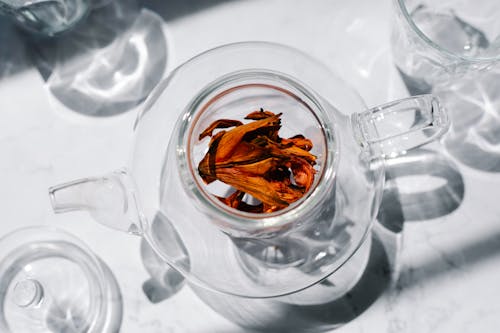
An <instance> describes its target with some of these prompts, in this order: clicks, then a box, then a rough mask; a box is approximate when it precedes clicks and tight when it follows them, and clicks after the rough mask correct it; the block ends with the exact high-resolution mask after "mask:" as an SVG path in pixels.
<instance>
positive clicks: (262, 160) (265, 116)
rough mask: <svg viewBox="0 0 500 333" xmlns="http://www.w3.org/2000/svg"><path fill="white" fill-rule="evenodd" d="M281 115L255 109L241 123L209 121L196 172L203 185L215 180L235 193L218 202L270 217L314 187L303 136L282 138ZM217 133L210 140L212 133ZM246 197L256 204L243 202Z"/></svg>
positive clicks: (308, 145) (311, 157) (312, 160)
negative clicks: (206, 145) (203, 152)
mask: <svg viewBox="0 0 500 333" xmlns="http://www.w3.org/2000/svg"><path fill="white" fill-rule="evenodd" d="M280 117H281V113H279V114H274V113H273V112H271V111H267V110H264V109H262V108H261V109H260V111H254V112H251V113H249V114H248V115H247V116H246V117H245V119H247V120H251V122H249V123H246V124H244V123H242V122H241V121H238V120H231V119H220V120H217V121H214V122H213V123H212V124H210V126H208V127H207V128H206V129H205V130H204V131H203V132H202V133H201V134H200V135H199V140H203V139H204V138H206V137H211V139H210V143H209V149H208V152H207V153H206V155H205V156H204V157H203V159H202V160H201V162H200V163H199V165H198V173H199V174H200V176H201V178H202V179H203V181H204V182H205V183H206V184H210V183H211V182H213V181H215V180H219V181H221V182H223V183H225V184H227V185H229V186H231V187H233V188H234V189H236V191H235V192H234V193H232V194H231V195H229V196H228V197H226V198H224V197H218V199H219V200H220V201H222V202H223V203H225V204H226V205H228V206H230V207H232V208H235V209H238V210H241V211H245V212H252V213H270V212H274V211H277V210H280V209H283V208H285V207H287V206H288V205H289V204H291V203H292V202H295V201H297V200H298V199H300V198H301V197H302V196H303V195H304V194H305V193H306V192H307V191H308V190H309V189H310V188H311V185H312V183H313V182H314V175H315V173H316V170H315V169H314V165H315V164H316V156H314V155H313V154H311V153H310V150H311V149H312V147H313V144H312V142H311V140H309V139H307V138H305V137H304V136H303V135H296V136H294V137H291V138H288V139H284V138H280V137H279V135H278V131H279V130H280V128H281V119H280ZM223 128H224V129H226V128H232V129H230V130H221V131H219V132H217V133H216V134H215V135H214V134H213V132H214V130H216V129H223ZM245 194H247V195H250V196H252V197H253V198H255V199H257V200H258V201H260V203H259V204H257V205H252V204H249V203H247V202H245V201H244V200H243V199H244V197H245Z"/></svg>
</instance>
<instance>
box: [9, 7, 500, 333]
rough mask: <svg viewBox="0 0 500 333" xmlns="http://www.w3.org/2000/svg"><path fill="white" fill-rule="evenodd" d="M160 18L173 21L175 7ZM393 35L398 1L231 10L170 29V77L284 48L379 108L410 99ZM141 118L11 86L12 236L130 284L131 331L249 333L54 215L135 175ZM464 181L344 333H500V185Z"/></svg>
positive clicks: (125, 242)
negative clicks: (105, 182) (35, 236)
mask: <svg viewBox="0 0 500 333" xmlns="http://www.w3.org/2000/svg"><path fill="white" fill-rule="evenodd" d="M176 3H179V2H178V1H176ZM188 3H190V2H188ZM158 7H165V10H168V5H164V6H163V5H161V6H158ZM389 26H390V1H389V0H377V1H369V0H352V1H345V0H342V1H341V0H314V1H299V0H272V1H270V0H255V1H250V0H247V1H245V0H239V1H228V2H221V3H218V4H216V5H214V6H210V7H207V8H204V9H202V10H199V11H196V12H193V13H188V14H186V15H183V16H181V17H178V18H175V19H170V20H168V22H167V29H168V32H169V45H170V47H171V50H170V51H171V52H170V55H171V57H170V59H169V67H170V68H174V67H175V66H176V65H178V64H180V63H182V62H183V61H185V60H187V59H189V58H190V57H191V56H193V55H195V54H197V53H199V52H201V51H203V50H205V49H207V48H211V47H214V46H217V45H220V44H224V43H228V42H234V41H241V40H269V41H276V42H281V43H285V44H288V45H291V46H295V47H297V48H299V49H302V50H305V51H306V52H308V53H310V54H311V55H312V56H315V57H317V58H319V59H320V60H322V61H323V62H325V63H326V64H328V65H329V66H330V67H331V68H332V69H334V70H336V71H338V72H339V73H340V75H341V76H343V77H344V78H345V79H346V80H347V81H349V82H350V83H351V84H352V85H353V86H355V87H356V88H357V89H358V90H359V92H360V94H361V96H362V97H363V98H364V99H365V101H366V103H367V104H368V105H370V106H372V105H376V104H379V103H382V102H385V101H388V100H392V99H396V98H399V97H404V96H406V94H407V93H406V90H405V89H404V86H403V84H402V82H401V80H400V78H399V77H398V75H397V73H396V71H395V69H394V68H393V66H392V65H391V57H390V52H389ZM0 47H2V46H1V45H0ZM16 61H26V62H28V60H26V59H24V60H23V59H22V58H19V59H16ZM135 116H136V114H135V111H131V112H127V113H124V114H122V115H118V116H114V117H110V118H91V117H85V116H82V115H79V114H76V113H73V112H72V111H70V110H64V108H61V107H60V106H59V105H56V104H55V102H54V101H53V100H52V99H50V98H49V94H48V91H47V89H46V87H45V86H44V83H43V80H42V78H41V77H40V75H39V73H38V72H37V70H36V69H34V68H33V67H32V66H30V65H29V64H28V65H27V66H26V68H25V69H23V70H21V71H19V72H18V73H15V74H12V75H8V76H6V77H3V78H1V80H0V156H1V162H0V208H1V213H2V221H1V222H0V225H1V229H0V236H2V235H4V234H6V233H8V232H10V231H12V230H14V229H16V228H19V227H23V226H28V225H37V224H46V225H53V226H58V227H60V228H62V229H65V230H68V231H70V232H72V233H73V234H75V235H77V236H78V237H80V238H81V239H82V240H84V241H85V242H86V243H87V244H88V245H89V246H90V247H91V248H92V249H93V250H94V251H95V252H96V253H97V254H98V255H99V256H100V257H101V258H102V259H103V260H104V261H105V262H106V263H107V264H108V265H109V266H110V267H111V269H112V270H113V272H114V273H115V274H116V276H117V278H118V281H119V284H120V286H121V289H122V292H123V298H124V319H123V325H122V331H123V332H151V333H155V332H187V333H189V332H243V330H242V329H240V328H238V327H236V326H235V325H233V324H232V323H230V322H229V321H227V320H225V319H224V318H222V317H221V316H219V315H218V314H216V313H215V312H213V311H212V310H211V309H210V308H208V307H207V306H205V305H204V304H203V303H202V302H201V301H200V300H198V299H197V298H196V296H195V295H194V294H193V292H192V291H191V290H190V289H189V288H184V289H183V290H181V292H179V293H178V294H177V295H175V296H174V297H172V298H171V299H169V300H167V301H164V302H162V303H160V304H156V305H152V304H150V303H149V302H148V300H147V299H146V297H145V296H144V294H143V293H142V290H141V285H142V282H143V281H144V280H145V279H146V278H147V274H146V271H145V270H144V268H143V267H142V264H141V261H140V257H139V239H138V238H135V237H134V236H129V235H126V234H120V233H118V232H114V231H111V230H109V229H106V228H104V227H101V226H99V225H97V224H95V223H94V222H93V221H92V220H91V219H90V217H89V216H88V215H86V214H85V213H74V214H71V215H61V216H55V215H54V214H53V213H52V212H51V208H50V204H49V200H48V196H47V188H48V187H49V186H50V185H53V184H56V183H60V182H62V181H67V180H71V179H75V178H80V177H83V176H88V175H94V174H101V173H103V172H107V171H109V170H114V169H116V168H119V167H120V166H122V165H123V164H125V162H126V161H127V159H128V154H129V150H130V148H131V144H132V126H133V122H134V119H135ZM459 170H460V172H461V173H462V176H463V177H464V183H465V196H464V199H463V202H462V203H461V205H460V207H459V208H458V209H457V210H455V211H454V212H452V213H451V214H449V215H447V216H445V217H442V218H438V219H433V220H430V221H423V222H418V223H417V222H416V223H407V224H406V225H405V231H404V237H405V247H404V249H403V251H402V253H401V261H400V265H401V268H402V274H401V276H400V279H399V281H398V283H396V285H395V286H394V287H393V288H392V289H391V290H389V291H387V292H386V293H384V294H383V295H382V297H380V298H379V299H378V300H377V301H376V302H375V303H374V304H373V305H372V306H371V307H369V308H368V309H367V310H366V311H365V312H364V313H363V314H361V315H360V316H359V317H358V318H356V319H355V320H353V321H352V322H350V323H348V324H347V325H345V326H343V327H342V328H340V329H338V330H337V331H338V332H391V333H392V332H408V333H417V332H418V333H424V332H498V330H499V329H500V301H499V299H500V284H499V283H498V282H499V281H500V265H499V263H500V205H499V203H498V197H499V194H500V189H499V185H500V175H499V174H495V173H484V172H480V171H476V170H473V169H470V168H467V167H464V166H462V165H460V166H459ZM407 186H409V187H411V186H412V185H411V183H410V185H407Z"/></svg>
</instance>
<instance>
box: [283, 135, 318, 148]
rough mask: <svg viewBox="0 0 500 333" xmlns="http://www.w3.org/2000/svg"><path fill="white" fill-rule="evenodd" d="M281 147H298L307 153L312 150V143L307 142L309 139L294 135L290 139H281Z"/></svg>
mask: <svg viewBox="0 0 500 333" xmlns="http://www.w3.org/2000/svg"><path fill="white" fill-rule="evenodd" d="M280 143H281V144H282V145H285V146H287V145H293V146H297V147H299V148H300V149H304V150H307V151H310V150H311V149H312V146H313V144H312V141H311V140H309V139H306V138H304V136H303V135H300V134H299V135H296V136H294V137H291V138H289V139H281V142H280Z"/></svg>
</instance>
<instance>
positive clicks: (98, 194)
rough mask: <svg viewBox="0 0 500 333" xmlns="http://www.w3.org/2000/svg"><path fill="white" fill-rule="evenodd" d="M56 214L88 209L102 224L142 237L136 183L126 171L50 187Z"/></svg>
mask: <svg viewBox="0 0 500 333" xmlns="http://www.w3.org/2000/svg"><path fill="white" fill-rule="evenodd" d="M49 196H50V201H51V204H52V208H53V210H54V212H55V213H66V212H70V211H77V210H85V211H88V212H89V213H90V215H91V216H92V217H93V218H94V219H95V220H96V221H97V222H99V223H100V224H103V225H105V226H107V227H110V228H113V229H117V230H121V231H125V232H128V233H132V234H136V235H141V234H142V229H141V226H142V223H141V221H142V220H143V218H142V215H141V213H140V209H139V207H138V200H137V196H136V193H135V190H134V186H133V182H132V179H131V178H130V176H129V175H128V174H127V172H126V171H125V170H119V171H115V172H113V173H110V174H108V175H105V176H103V177H92V178H83V179H79V180H76V181H72V182H68V183H64V184H60V185H57V186H53V187H51V188H49Z"/></svg>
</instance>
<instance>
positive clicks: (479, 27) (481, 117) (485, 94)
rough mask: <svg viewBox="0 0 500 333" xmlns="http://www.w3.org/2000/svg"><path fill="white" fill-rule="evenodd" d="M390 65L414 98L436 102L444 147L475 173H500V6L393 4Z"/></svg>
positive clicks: (453, 1) (462, 0) (415, 0)
mask: <svg viewBox="0 0 500 333" xmlns="http://www.w3.org/2000/svg"><path fill="white" fill-rule="evenodd" d="M394 5H395V6H394V7H395V15H394V24H393V31H392V45H393V56H394V62H395V64H396V66H397V68H398V69H399V71H400V73H401V76H402V78H403V81H404V82H405V84H406V86H407V88H408V91H409V92H410V94H412V95H418V94H421V93H429V92H432V93H433V94H435V95H437V96H439V97H440V99H441V101H442V103H443V104H444V106H445V107H446V108H447V109H448V111H449V113H450V120H451V128H450V131H449V132H448V134H447V136H446V137H445V139H444V141H443V142H444V145H445V146H446V149H447V150H448V152H450V153H451V154H452V155H453V156H454V157H455V158H457V159H458V160H460V162H462V163H464V164H466V165H468V166H470V167H473V168H475V169H479V170H484V171H489V172H498V171H500V134H499V133H500V131H499V129H500V120H499V111H500V95H499V94H498V90H499V89H498V82H499V81H498V78H499V77H500V76H499V75H500V74H499V73H500V65H499V59H500V20H499V19H498V17H500V1H496V0H479V1H467V0H446V1H439V2H438V1H430V0H394Z"/></svg>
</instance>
